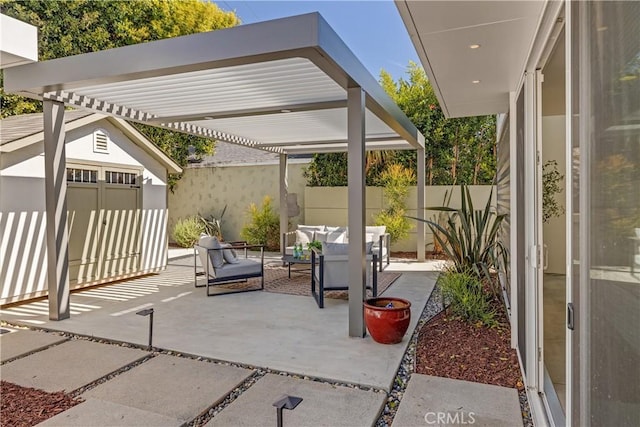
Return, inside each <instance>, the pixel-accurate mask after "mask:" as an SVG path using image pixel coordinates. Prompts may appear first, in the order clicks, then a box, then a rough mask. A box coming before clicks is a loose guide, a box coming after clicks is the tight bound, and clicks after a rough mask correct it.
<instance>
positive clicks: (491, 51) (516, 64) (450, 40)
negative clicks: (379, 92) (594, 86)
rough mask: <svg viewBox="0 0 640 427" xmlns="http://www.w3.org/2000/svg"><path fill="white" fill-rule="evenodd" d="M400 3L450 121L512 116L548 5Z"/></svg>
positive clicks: (543, 1) (542, 1)
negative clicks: (511, 102) (512, 99)
mask: <svg viewBox="0 0 640 427" xmlns="http://www.w3.org/2000/svg"><path fill="white" fill-rule="evenodd" d="M394 1H395V4H396V6H397V8H398V11H399V12H400V16H401V17H402V21H403V22H404V25H405V27H407V31H408V32H409V36H410V37H411V41H412V42H413V45H414V46H415V48H416V52H417V53H418V56H419V57H420V62H421V63H422V65H423V67H424V69H425V71H426V72H427V75H428V76H429V80H430V81H431V85H432V86H433V90H434V91H435V93H436V95H437V97H438V100H439V101H440V106H441V107H442V110H443V111H444V113H445V115H446V117H464V116H480V115H485V114H496V113H505V112H507V111H508V109H509V92H511V91H515V90H517V87H518V84H519V82H520V81H521V77H522V74H523V73H524V69H525V65H526V61H527V58H528V57H529V54H530V52H531V49H532V47H533V41H534V38H535V35H536V31H537V30H538V27H539V25H540V22H541V19H542V15H543V13H544V10H545V8H546V7H547V6H548V3H549V2H548V1H547V0H533V1H477V0H471V1H414V0H394Z"/></svg>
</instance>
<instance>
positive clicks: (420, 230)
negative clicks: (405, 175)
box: [416, 147, 425, 261]
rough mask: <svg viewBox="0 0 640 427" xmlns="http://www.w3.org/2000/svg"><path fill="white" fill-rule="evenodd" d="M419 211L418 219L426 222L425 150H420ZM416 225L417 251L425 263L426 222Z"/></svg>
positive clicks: (419, 259) (419, 258)
mask: <svg viewBox="0 0 640 427" xmlns="http://www.w3.org/2000/svg"><path fill="white" fill-rule="evenodd" d="M417 154H418V210H417V212H416V213H417V215H416V217H417V218H419V219H421V220H424V191H425V188H424V184H425V182H424V168H425V159H424V148H423V147H422V148H418V153H417ZM417 222H418V224H417V225H416V250H417V251H418V261H424V260H425V258H424V225H425V224H424V222H423V221H417Z"/></svg>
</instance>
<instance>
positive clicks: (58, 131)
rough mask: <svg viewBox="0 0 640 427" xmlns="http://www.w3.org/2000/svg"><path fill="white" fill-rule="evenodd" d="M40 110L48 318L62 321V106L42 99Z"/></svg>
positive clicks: (65, 243)
mask: <svg viewBox="0 0 640 427" xmlns="http://www.w3.org/2000/svg"><path fill="white" fill-rule="evenodd" d="M43 110H44V171H45V179H44V182H45V203H46V215H47V285H48V288H49V319H51V320H63V319H68V318H69V317H70V311H69V251H68V249H69V234H68V231H67V182H66V178H67V173H66V156H65V141H64V140H65V129H64V104H63V103H61V102H56V101H50V100H46V99H45V100H44V101H43Z"/></svg>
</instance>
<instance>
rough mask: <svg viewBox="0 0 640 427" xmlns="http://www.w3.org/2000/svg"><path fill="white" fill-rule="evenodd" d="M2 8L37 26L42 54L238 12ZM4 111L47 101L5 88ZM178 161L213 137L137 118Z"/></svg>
mask: <svg viewBox="0 0 640 427" xmlns="http://www.w3.org/2000/svg"><path fill="white" fill-rule="evenodd" d="M0 7H1V8H2V13H3V14H5V15H8V16H11V17H13V18H16V19H19V20H21V21H23V22H26V23H29V24H31V25H34V26H36V27H38V57H39V59H40V60H41V61H42V60H47V59H53V58H60V57H64V56H69V55H77V54H81V53H88V52H95V51H99V50H105V49H111V48H115V47H120V46H125V45H130V44H136V43H143V42H147V41H152V40H159V39H164V38H169V37H176V36H181V35H187V34H193V33H198V32H204V31H211V30H217V29H221V28H227V27H233V26H235V25H238V24H239V23H240V21H239V19H238V17H237V16H236V15H235V13H234V12H225V11H223V10H221V9H220V8H219V7H218V6H217V5H216V4H214V3H209V2H206V1H201V0H136V1H112V0H74V1H50V0H20V1H15V0H0ZM0 97H1V98H0V117H2V118H4V117H8V116H12V115H18V114H25V113H35V112H40V111H42V103H41V102H39V101H35V100H31V99H26V98H23V97H20V96H17V95H7V94H5V93H4V85H3V89H2V90H1V91H0ZM134 125H135V126H136V127H137V128H138V129H139V130H140V131H141V132H142V133H144V134H145V135H146V136H147V137H149V139H150V140H152V141H153V142H154V143H156V144H157V145H158V146H159V147H160V148H161V149H163V150H164V151H165V152H166V153H167V154H169V155H170V156H171V157H173V158H174V160H176V161H177V162H178V163H180V164H182V165H185V164H186V163H187V158H188V155H189V153H188V147H189V146H192V147H194V148H195V155H196V156H199V155H200V156H201V155H204V154H211V153H213V148H214V141H211V140H208V139H205V138H199V137H195V136H191V135H187V134H183V133H178V132H172V131H168V130H165V129H159V128H152V127H150V126H144V125H139V124H136V123H134Z"/></svg>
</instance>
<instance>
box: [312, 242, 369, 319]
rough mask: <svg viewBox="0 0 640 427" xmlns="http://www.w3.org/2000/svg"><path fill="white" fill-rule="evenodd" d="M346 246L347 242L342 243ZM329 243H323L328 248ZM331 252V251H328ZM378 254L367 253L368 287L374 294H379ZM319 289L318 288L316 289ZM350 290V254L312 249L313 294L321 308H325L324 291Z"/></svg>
mask: <svg viewBox="0 0 640 427" xmlns="http://www.w3.org/2000/svg"><path fill="white" fill-rule="evenodd" d="M342 245H344V246H345V247H346V244H342ZM326 246H327V245H323V248H326ZM326 252H329V253H326ZM377 264H378V255H377V254H376V253H375V252H374V253H368V254H367V255H366V265H367V267H366V276H367V279H366V280H367V282H366V283H367V286H366V287H367V289H371V291H372V292H373V296H374V297H377V296H378V268H377ZM316 289H317V290H316ZM348 290H349V256H348V255H347V254H346V253H343V254H340V253H338V254H332V253H331V251H327V250H326V249H323V252H320V251H318V250H317V249H315V248H314V249H312V250H311V295H313V298H314V299H315V300H316V303H317V304H318V307H319V308H324V293H325V292H329V291H348Z"/></svg>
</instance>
